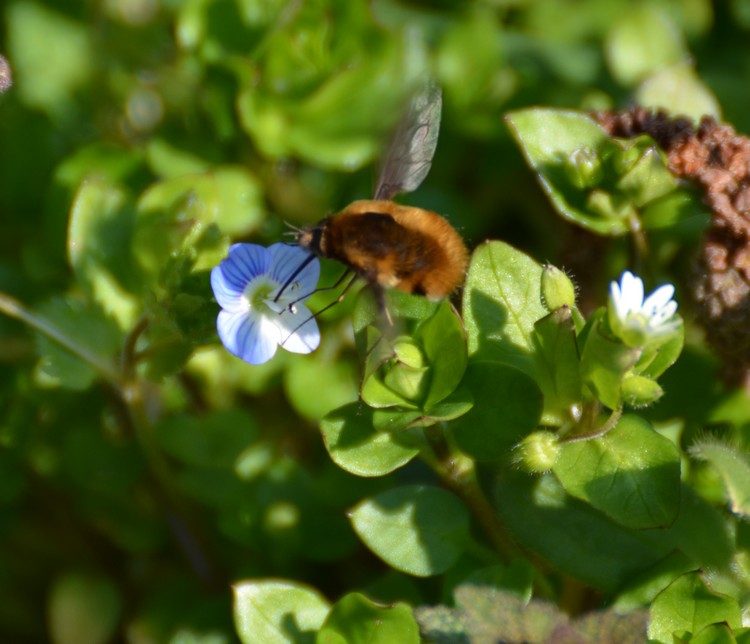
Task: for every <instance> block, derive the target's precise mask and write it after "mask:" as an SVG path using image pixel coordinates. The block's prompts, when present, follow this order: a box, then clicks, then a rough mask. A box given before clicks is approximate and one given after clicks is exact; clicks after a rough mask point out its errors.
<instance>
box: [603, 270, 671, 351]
mask: <svg viewBox="0 0 750 644" xmlns="http://www.w3.org/2000/svg"><path fill="white" fill-rule="evenodd" d="M673 295H674V286H672V285H671V284H664V285H663V286H660V287H659V288H657V289H656V290H655V291H654V292H653V293H652V294H651V295H649V296H648V297H647V298H646V299H645V300H644V291H643V281H642V280H641V278H640V277H636V276H635V275H633V274H632V273H631V272H630V271H625V272H624V273H623V274H622V277H621V278H620V282H619V283H617V282H612V283H611V284H610V302H609V323H610V327H611V328H612V331H613V332H614V333H615V335H617V336H618V337H619V338H620V339H621V340H622V341H623V342H625V344H627V345H628V346H632V347H638V346H645V345H646V344H648V343H649V341H653V340H657V339H660V338H662V337H664V336H665V335H668V334H670V333H672V332H673V331H676V330H677V329H678V328H679V327H680V325H681V324H682V321H681V320H680V318H679V317H677V316H675V312H676V311H677V302H675V301H674V300H673V299H672V296H673Z"/></svg>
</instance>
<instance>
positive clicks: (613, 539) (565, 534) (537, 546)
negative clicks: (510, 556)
mask: <svg viewBox="0 0 750 644" xmlns="http://www.w3.org/2000/svg"><path fill="white" fill-rule="evenodd" d="M496 498H497V508H498V513H499V514H500V518H501V519H502V521H503V522H504V523H505V524H506V525H507V526H508V528H509V530H511V531H512V532H513V534H514V535H515V537H516V539H517V540H518V541H519V543H520V544H521V545H522V546H524V547H526V548H529V549H531V550H533V551H534V552H536V553H537V554H538V555H539V556H541V557H543V558H544V559H546V560H547V561H549V562H550V563H551V564H552V565H554V566H555V567H557V568H559V569H560V570H562V571H563V572H565V573H567V574H568V575H572V576H573V577H575V578H577V579H580V580H581V581H583V582H585V583H586V584H589V585H591V586H593V587H594V588H599V589H601V590H604V591H606V592H614V591H615V590H617V589H618V588H619V587H620V586H622V585H623V584H624V583H625V582H627V581H628V580H630V579H632V578H633V576H634V575H636V574H638V573H639V572H642V571H644V570H646V569H648V568H649V567H651V566H653V565H654V564H655V563H656V562H657V561H659V560H660V559H662V558H663V557H665V556H666V555H667V554H668V553H669V552H670V550H672V549H673V548H674V545H673V544H670V543H663V544H662V543H649V542H648V541H647V540H646V539H644V538H643V536H641V535H640V534H638V533H634V532H633V531H630V530H628V529H626V528H623V527H622V526H619V525H617V524H616V523H614V522H613V521H612V520H610V519H609V518H607V517H606V516H605V515H604V514H602V513H601V512H599V511H598V510H595V509H594V508H592V507H591V506H590V505H589V504H587V503H584V502H583V501H579V500H577V499H575V498H573V497H572V496H570V495H568V494H567V493H566V492H565V490H564V488H563V487H562V486H561V485H560V483H559V482H558V481H557V479H555V477H554V476H552V475H551V474H546V475H543V476H542V477H541V478H536V477H531V476H528V475H526V474H522V473H519V472H516V471H512V470H507V471H503V472H501V473H500V476H499V480H498V483H497V487H496Z"/></svg>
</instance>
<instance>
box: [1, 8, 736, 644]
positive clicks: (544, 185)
mask: <svg viewBox="0 0 750 644" xmlns="http://www.w3.org/2000/svg"><path fill="white" fill-rule="evenodd" d="M0 16H1V18H0V20H2V27H3V33H4V34H5V35H6V38H5V39H4V41H3V46H2V48H0V49H1V50H2V53H3V54H4V55H6V56H7V58H8V59H9V61H10V64H11V68H12V71H13V76H14V85H13V86H12V87H11V88H10V89H9V90H8V91H6V92H5V93H3V94H1V95H0V132H1V133H2V134H1V137H0V140H1V141H2V145H1V146H0V210H1V211H2V213H3V217H2V230H3V235H2V236H0V246H1V247H2V253H0V313H2V314H3V315H2V316H0V347H1V348H2V350H1V351H0V360H2V363H3V369H0V535H1V536H2V538H3V543H4V547H3V548H2V550H0V589H2V594H3V597H4V598H5V600H4V602H3V603H2V605H1V606H0V640H2V641H14V642H35V641H53V642H56V643H58V644H68V643H73V642H75V643H79V642H91V643H97V642H107V641H113V640H117V641H119V640H123V641H128V642H132V643H135V644H139V643H145V642H175V643H178V642H196V643H197V642H203V643H209V642H210V643H212V644H213V643H217V644H218V643H220V642H233V641H237V640H238V639H239V640H240V641H243V642H258V641H262V642H269V643H271V642H311V643H313V642H317V643H318V644H324V643H325V644H328V643H338V642H353V643H357V642H370V643H372V642H393V641H399V642H405V643H407V642H418V641H420V638H422V639H423V640H424V641H434V642H483V641H496V640H500V639H502V640H503V641H519V642H520V641H529V642H535V641H538V642H543V641H559V640H565V641H592V642H593V641H596V642H604V641H618V642H619V641H643V640H644V639H645V638H646V637H648V638H650V639H652V640H654V641H658V642H672V641H687V640H690V641H740V642H741V641H746V640H747V639H748V634H747V630H746V628H747V626H746V625H747V624H748V619H747V614H748V606H749V605H750V604H749V601H750V599H749V598H750V556H749V553H750V532H749V531H748V528H747V523H746V521H745V519H746V517H747V515H748V499H749V498H750V456H749V455H748V449H747V440H746V435H747V429H748V427H750V405H748V400H747V394H746V393H745V392H744V391H740V390H737V389H735V388H732V387H729V386H725V385H724V384H723V383H722V382H720V380H719V378H718V376H717V372H718V363H717V359H716V357H714V356H713V355H712V353H711V351H710V350H709V349H708V348H707V347H706V345H705V344H704V343H703V341H702V339H701V335H700V333H699V332H698V328H697V325H696V323H695V322H694V316H693V315H692V314H691V308H690V304H689V295H688V292H687V287H686V284H687V280H688V276H689V274H690V270H691V268H690V267H691V264H690V258H691V257H692V256H693V254H694V253H695V249H696V247H697V245H698V244H699V243H700V235H701V232H702V230H703V229H704V228H705V226H706V224H707V222H708V221H709V217H710V212H709V211H708V209H707V208H706V207H705V206H704V205H703V203H702V201H701V196H700V195H699V194H697V192H696V191H695V190H694V189H693V188H691V187H690V186H686V185H684V184H682V183H680V182H678V181H676V180H675V178H674V177H673V176H672V174H671V173H670V171H669V169H668V167H667V165H666V163H665V158H664V155H663V153H662V151H660V150H659V149H658V148H657V146H656V145H655V143H654V141H652V140H651V139H649V138H648V137H638V138H633V139H627V140H625V139H616V138H612V137H610V136H608V135H607V134H606V132H605V131H604V129H602V128H601V127H600V126H599V125H597V123H596V121H594V120H593V119H592V118H590V116H589V115H588V113H587V112H588V111H590V110H595V109H611V108H614V107H617V106H621V105H625V104H627V103H628V102H630V101H632V100H636V101H638V102H639V103H640V104H643V105H646V106H664V107H666V108H668V109H669V110H670V111H671V112H673V113H675V114H686V115H688V116H690V117H692V118H697V117H698V116H700V115H701V114H706V113H709V114H714V115H720V116H722V115H723V118H725V119H726V120H728V121H730V122H732V123H733V124H734V125H735V126H736V128H737V129H738V131H745V132H748V131H750V117H749V116H748V115H750V109H748V107H750V91H748V89H746V88H747V87H748V84H747V83H744V82H742V80H743V78H744V76H745V75H746V72H747V69H748V66H749V65H750V51H749V50H748V48H747V42H750V41H749V40H748V37H747V36H748V33H747V32H748V30H750V4H749V3H748V2H747V1H745V0H735V1H734V2H731V3H714V4H711V3H709V2H707V1H706V0H659V1H658V2H652V3H639V4H638V5H637V7H634V6H633V3H631V2H627V1H626V0H613V1H611V2H606V3H601V2H597V1H596V0H584V1H583V2H579V3H576V6H575V11H572V10H571V6H570V3H566V2H563V1H562V0H541V1H539V2H528V3H526V2H492V1H489V0H470V1H466V2H459V3H450V2H442V1H440V0H432V1H430V2H407V1H403V2H397V1H396V0H375V1H373V2H364V1H351V0H312V1H309V2H286V1H283V0H275V1H269V2H257V1H254V0H215V1H213V2H209V1H207V0H188V1H187V2H172V1H168V0H108V1H106V2H101V3H91V2H83V1H82V0H73V1H71V2H67V3H61V2H54V1H53V0H32V1H25V2H21V1H20V0H17V1H14V2H10V3H6V5H5V6H4V7H3V9H2V12H0ZM425 75H429V76H432V77H433V78H434V79H435V81H436V82H437V84H438V85H439V86H440V87H441V88H442V91H443V96H444V110H443V114H444V118H443V125H442V129H441V133H440V139H439V142H438V146H437V152H436V155H435V159H434V163H433V167H432V170H431V172H430V174H429V176H428V177H427V178H426V180H425V183H424V185H423V186H422V187H421V188H420V189H419V190H418V191H417V192H415V193H414V194H412V195H409V196H408V197H403V199H404V200H405V201H408V202H409V203H412V204H414V205H416V206H419V207H424V208H429V209H431V210H434V211H436V212H439V213H441V214H444V215H445V216H446V217H447V218H448V219H449V220H450V221H451V223H452V224H454V225H455V226H456V228H457V229H458V230H459V232H460V233H461V234H462V236H463V237H464V238H465V239H466V241H467V243H468V245H469V246H470V247H471V248H473V249H474V250H473V252H472V257H471V261H470V266H469V269H468V274H467V277H466V281H465V284H464V286H463V290H462V292H461V293H460V294H458V295H457V296H456V297H455V298H453V299H452V300H444V301H441V302H433V301H429V300H427V299H425V298H422V297H419V296H416V295H408V294H404V293H396V292H388V293H387V294H386V298H385V307H386V310H387V313H388V315H387V316H386V315H384V313H383V310H382V309H381V308H380V307H379V304H378V301H377V298H375V297H373V296H372V292H371V289H369V288H367V287H365V288H362V289H361V290H360V291H359V293H356V292H354V290H356V289H353V290H350V291H349V292H347V294H346V296H345V297H344V299H343V302H342V303H341V304H340V305H338V306H334V307H331V308H329V309H327V310H326V311H325V312H324V313H322V314H321V315H320V316H319V318H318V319H317V323H318V325H319V328H320V346H319V348H317V350H316V351H314V352H313V353H310V354H309V355H299V354H293V353H289V352H284V351H279V352H278V353H277V355H276V356H275V357H274V358H273V359H272V360H270V361H269V362H267V363H265V364H263V365H257V366H253V365H249V364H246V363H244V362H242V361H241V360H239V359H237V358H235V357H234V356H232V355H230V354H229V353H228V352H227V351H225V350H224V348H223V347H222V346H221V345H220V343H219V340H218V336H217V332H216V318H217V315H218V314H219V305H218V304H217V303H216V301H215V299H214V298H213V297H212V292H211V286H210V273H211V270H212V269H213V268H214V267H216V266H217V265H219V264H220V262H221V261H222V260H223V259H224V258H225V257H226V256H227V254H228V252H229V248H230V247H231V245H232V244H233V243H235V242H252V243H253V244H259V245H262V246H271V245H272V244H274V243H277V242H279V241H281V240H282V235H283V232H284V230H285V222H286V223H288V224H290V225H291V226H292V227H297V228H299V227H302V226H305V225H310V224H313V223H315V222H317V221H318V220H320V219H321V218H322V217H324V216H326V215H327V214H330V213H331V212H335V211H336V210H338V209H340V208H343V207H344V206H346V205H347V204H348V203H350V202H351V201H353V200H355V199H361V198H367V197H369V196H370V190H371V185H372V178H373V174H374V172H376V171H377V170H376V168H377V161H378V155H379V152H380V150H381V149H382V147H383V143H384V141H386V140H387V138H388V135H389V133H390V132H391V131H392V130H393V128H394V127H395V125H396V124H397V122H398V119H399V117H400V115H401V114H402V112H403V111H404V106H405V105H406V103H407V101H408V100H409V98H410V97H411V96H412V95H413V94H414V92H415V88H416V87H418V86H419V84H420V83H421V82H422V80H423V79H424V77H425ZM539 106H546V107H539ZM519 152H520V153H519ZM500 240H503V241H500ZM300 252H301V251H300ZM547 261H548V262H550V263H549V264H544V263H543V262H547ZM556 266H557V267H556ZM561 267H566V270H561ZM287 268H288V267H287ZM626 269H630V270H632V271H633V273H635V274H636V275H640V276H641V277H642V278H643V279H644V280H645V282H646V283H647V287H646V290H645V292H646V293H651V292H653V291H654V289H656V288H657V287H658V286H660V285H663V284H666V283H671V284H674V286H675V289H676V296H675V299H676V300H677V302H678V303H679V315H677V316H676V317H675V316H672V315H671V314H672V313H673V310H672V309H670V308H666V309H664V308H662V313H664V311H666V312H667V313H669V314H670V315H669V316H668V317H669V320H668V321H667V320H662V319H660V318H654V317H649V315H650V314H649V311H648V310H647V309H648V299H646V300H645V301H644V298H643V295H644V292H643V291H641V293H640V295H641V298H640V301H639V302H638V304H637V305H636V306H631V307H630V308H628V307H627V306H624V308H623V307H622V306H621V307H620V308H618V307H616V306H615V305H614V304H613V302H612V301H611V299H612V298H611V297H608V292H610V291H608V289H609V285H610V282H612V281H613V280H615V281H616V280H619V279H620V276H621V275H622V273H623V271H624V270H626ZM341 272H342V268H341V267H340V266H339V265H337V264H335V263H334V262H331V261H326V260H323V261H322V262H321V279H320V282H319V284H320V285H321V286H322V287H326V286H328V285H331V284H334V283H335V282H336V280H337V279H338V278H339V277H340V275H341ZM638 281H639V282H640V280H638ZM640 283H641V287H643V283H642V282H640ZM620 285H621V286H622V289H623V290H624V289H625V280H624V279H623V281H622V282H621V283H620ZM337 292H338V291H330V290H328V291H326V290H321V291H320V292H317V293H315V294H313V296H312V297H311V298H310V299H309V300H308V301H307V302H306V304H307V305H309V307H310V309H311V310H312V311H316V310H320V309H322V308H324V307H326V306H327V305H328V304H330V303H331V302H332V301H333V300H335V299H336V293H337ZM669 292H670V293H671V291H669ZM664 293H666V291H662V295H664ZM265 295H267V294H265ZM635 299H636V300H637V299H638V298H637V297H636V298H635ZM629 301H630V300H629ZM632 301H635V300H632ZM632 301H631V303H632ZM663 304H664V302H662V305H663ZM292 305H293V304H292ZM300 308H301V307H300ZM290 310H291V309H290ZM665 315H666V313H665ZM639 316H640V317H639ZM643 316H645V317H643ZM386 318H389V319H386ZM633 329H635V330H636V331H633ZM275 346H276V345H274V347H275ZM282 348H283V345H282ZM555 638H558V640H555Z"/></svg>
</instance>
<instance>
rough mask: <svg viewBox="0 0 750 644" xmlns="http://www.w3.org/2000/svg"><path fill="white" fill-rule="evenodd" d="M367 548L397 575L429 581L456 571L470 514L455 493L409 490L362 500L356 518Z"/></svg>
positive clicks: (419, 488)
mask: <svg viewBox="0 0 750 644" xmlns="http://www.w3.org/2000/svg"><path fill="white" fill-rule="evenodd" d="M350 518H351V522H352V525H353V527H354V530H355V532H356V533H357V534H358V535H359V538H360V539H362V541H363V542H364V543H365V545H366V546H367V547H368V548H369V549H370V550H372V551H373V552H374V553H375V554H376V555H377V556H378V557H380V558H381V559H382V560H383V561H385V562H386V563H387V564H388V565H390V566H392V567H393V568H395V569H396V570H400V571H401V572H405V573H408V574H410V575H415V576H416V577H429V576H431V575H439V574H440V573H442V572H445V571H446V570H447V569H448V568H450V567H451V566H452V565H453V564H454V563H455V562H456V561H457V560H458V558H459V557H460V556H461V554H462V552H463V551H464V548H465V547H466V543H467V540H468V538H469V515H468V512H467V511H466V508H465V507H464V506H463V504H462V503H461V502H460V501H459V500H458V498H457V497H455V496H454V495H453V494H451V493H450V492H446V491H445V490H441V489H439V488H435V487H429V486H425V485H409V486H406V487H400V488H395V489H392V490H388V491H387V492H383V493H381V494H378V495H377V496H374V497H372V498H369V499H365V500H364V501H362V502H361V503H360V504H359V505H357V507H355V508H354V510H353V511H352V512H351V514H350Z"/></svg>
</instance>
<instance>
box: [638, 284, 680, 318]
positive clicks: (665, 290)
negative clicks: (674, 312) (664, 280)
mask: <svg viewBox="0 0 750 644" xmlns="http://www.w3.org/2000/svg"><path fill="white" fill-rule="evenodd" d="M673 295H674V286H672V285H671V284H664V285H663V286H660V287H659V288H657V289H656V290H655V291H654V292H653V293H651V295H649V296H648V298H646V301H645V302H644V303H643V307H642V310H643V312H644V313H651V312H656V311H658V310H659V309H661V308H663V307H664V306H666V305H667V304H668V303H669V302H670V300H672V296H673ZM675 305H676V303H675Z"/></svg>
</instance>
